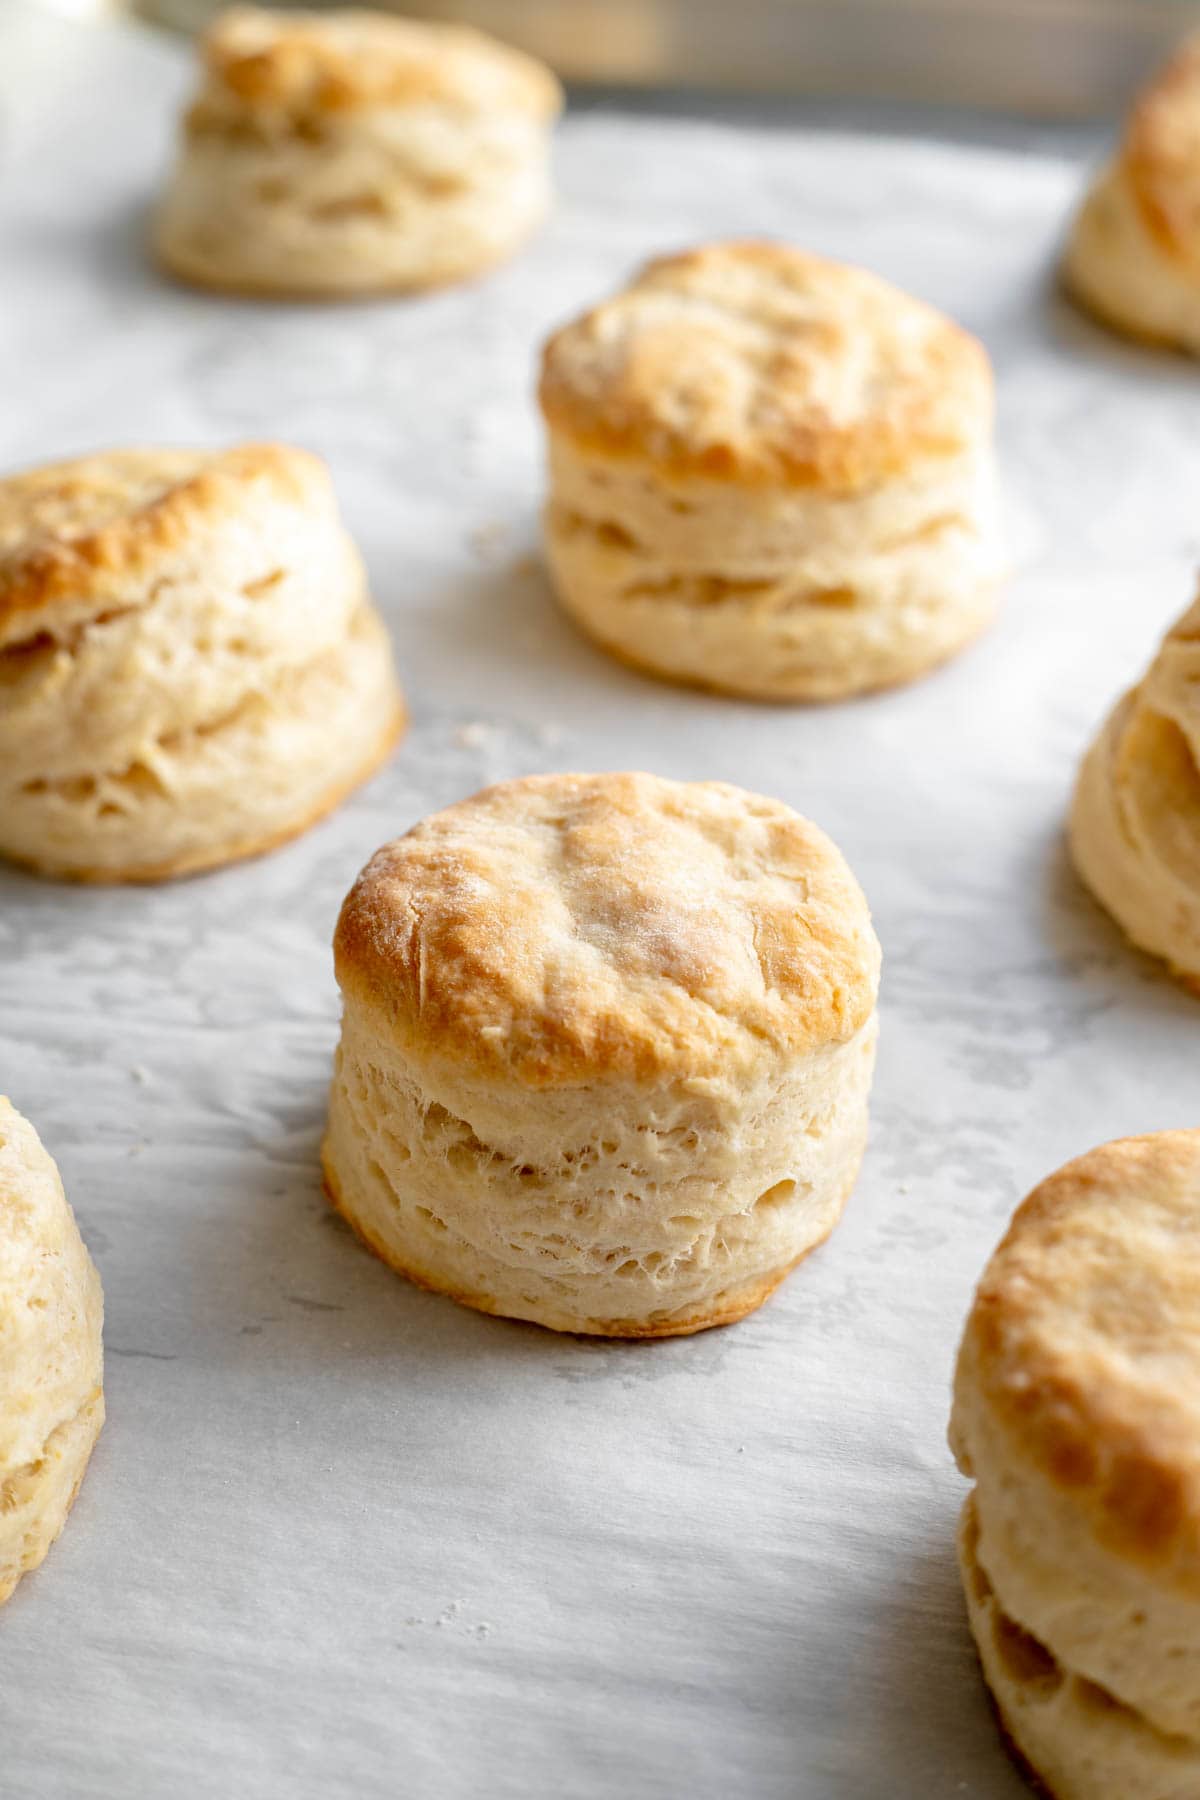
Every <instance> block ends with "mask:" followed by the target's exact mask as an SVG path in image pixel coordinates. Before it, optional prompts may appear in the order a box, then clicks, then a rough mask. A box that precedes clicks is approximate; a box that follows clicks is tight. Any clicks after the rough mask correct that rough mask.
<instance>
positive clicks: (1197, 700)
mask: <svg viewBox="0 0 1200 1800" xmlns="http://www.w3.org/2000/svg"><path fill="white" fill-rule="evenodd" d="M1069 838H1070V845H1071V855H1072V857H1073V859H1074V862H1075V867H1076V868H1077V869H1078V871H1079V874H1080V876H1081V877H1082V879H1083V880H1084V881H1085V882H1086V883H1087V885H1088V887H1089V888H1090V889H1091V890H1092V892H1093V894H1095V896H1096V898H1097V900H1099V902H1100V904H1101V905H1102V906H1104V907H1106V908H1107V910H1108V911H1109V912H1110V913H1111V914H1112V916H1113V917H1114V919H1116V921H1117V923H1118V924H1119V925H1120V926H1121V928H1122V930H1123V931H1124V932H1125V933H1126V934H1127V936H1129V937H1130V938H1131V939H1132V940H1133V942H1134V943H1135V944H1137V945H1138V947H1139V948H1140V949H1142V950H1148V951H1150V952H1151V954H1152V955H1154V956H1161V957H1163V958H1164V959H1165V960H1166V962H1167V963H1168V964H1169V965H1170V967H1171V969H1172V972H1173V973H1174V974H1175V975H1177V976H1178V977H1179V978H1180V979H1181V980H1182V981H1183V982H1184V984H1185V985H1186V986H1189V987H1191V988H1194V989H1195V990H1196V992H1197V993H1200V600H1197V601H1196V602H1195V604H1194V605H1193V606H1192V607H1191V609H1190V610H1189V611H1188V612H1186V613H1185V614H1184V615H1183V617H1182V618H1181V619H1180V620H1178V621H1177V623H1176V624H1175V625H1173V626H1172V628H1171V630H1170V631H1169V632H1168V633H1167V635H1166V637H1165V638H1164V639H1163V642H1162V645H1161V646H1160V648H1159V651H1158V655H1157V656H1156V657H1155V659H1154V662H1153V664H1152V665H1151V668H1150V670H1149V672H1148V673H1147V674H1146V676H1145V677H1144V678H1143V680H1142V681H1141V682H1140V683H1139V684H1138V686H1137V687H1136V688H1134V689H1132V691H1131V692H1130V693H1128V694H1126V695H1124V697H1123V698H1122V699H1121V700H1119V701H1118V702H1117V705H1116V707H1115V708H1114V709H1113V711H1112V713H1111V714H1110V715H1109V717H1108V719H1107V720H1106V722H1105V724H1104V727H1103V729H1102V730H1101V732H1100V734H1099V736H1098V737H1097V739H1096V741H1095V743H1094V744H1093V745H1092V747H1091V749H1090V750H1089V751H1088V753H1087V756H1086V757H1085V758H1084V761H1083V765H1082V767H1081V769H1080V772H1079V780H1078V782H1077V783H1076V787H1075V797H1074V801H1073V803H1072V807H1071V816H1070V824H1069Z"/></svg>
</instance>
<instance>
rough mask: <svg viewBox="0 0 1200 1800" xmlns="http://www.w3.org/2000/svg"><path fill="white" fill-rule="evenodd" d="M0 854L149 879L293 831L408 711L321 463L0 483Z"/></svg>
mask: <svg viewBox="0 0 1200 1800" xmlns="http://www.w3.org/2000/svg"><path fill="white" fill-rule="evenodd" d="M0 695H2V696H3V704H0V853H2V854H4V855H7V856H10V857H13V858H15V859H16V860H18V861H20V862H25V863H28V864H30V865H31V866H32V867H34V868H36V869H39V870H41V871H43V872H44V873H46V874H51V875H62V876H70V877H74V878H77V879H86V880H96V881H151V880H157V879H159V878H161V877H164V876H168V875H177V874H182V873H184V872H186V871H188V870H193V869H202V868H207V867H209V866H211V865H213V864H216V863H222V862H228V861H230V860H231V859H232V858H234V857H239V856H247V855H250V854H252V853H254V852H256V851H259V850H264V849H267V848H269V847H270V846H271V845H273V844H276V843H278V842H280V841H282V840H283V839H285V838H288V837H291V836H293V835H294V834H295V833H296V832H298V831H301V830H303V829H304V827H305V826H306V825H308V824H310V823H311V822H312V821H313V820H314V819H316V818H318V817H320V815H321V814H322V813H324V812H327V811H328V810H329V809H330V808H331V807H332V806H334V805H336V803H337V802H338V800H339V799H341V797H342V796H343V795H344V794H345V793H346V792H347V791H348V790H349V789H350V788H352V787H354V786H355V785H356V784H357V783H358V782H360V781H362V780H363V779H365V777H366V776H367V775H368V774H370V773H371V771H372V770H373V769H374V768H375V767H376V766H377V764H378V763H379V762H380V761H381V760H382V758H383V757H384V756H385V755H386V753H387V751H388V750H389V749H390V748H391V746H392V744H393V743H394V741H395V739H396V737H397V736H398V734H399V731H400V728H401V725H402V722H403V709H402V703H401V699H400V694H399V690H398V688H397V686H396V679H395V674H394V672H393V668H392V660H391V650H390V647H389V644H388V641H387V636H386V633H385V631H384V629H383V626H382V623H381V622H380V620H379V618H378V616H377V615H376V613H375V611H374V609H373V608H372V606H371V605H370V602H369V599H368V596H367V590H366V582H365V577H364V573H363V568H362V564H361V562H360V560H359V557H358V553H357V551H356V550H355V548H354V546H353V544H352V543H351V541H350V539H349V537H348V536H347V535H346V532H345V531H344V530H343V528H342V525H341V523H340V521H339V518H338V513H337V506H336V502H335V500H334V496H333V490H332V487H331V485H330V481H329V476H328V472H327V471H326V469H325V468H324V465H323V464H322V463H320V462H319V461H318V460H317V459H316V457H313V456H309V455H308V454H306V453H305V452H304V451H300V450H291V449H287V448H285V447H283V446H282V445H278V444H259V445H245V446H243V447H242V448H240V449H237V450H227V451H220V452H212V451H183V450H119V451H112V452H110V453H107V454H105V455H102V456H94V457H86V458H84V459H82V460H81V461H78V462H69V463H58V464H55V465H52V466H51V467H49V468H42V469H34V470H31V471H30V472H29V473H28V474H24V475H16V476H13V477H10V478H9V479H8V480H7V481H0Z"/></svg>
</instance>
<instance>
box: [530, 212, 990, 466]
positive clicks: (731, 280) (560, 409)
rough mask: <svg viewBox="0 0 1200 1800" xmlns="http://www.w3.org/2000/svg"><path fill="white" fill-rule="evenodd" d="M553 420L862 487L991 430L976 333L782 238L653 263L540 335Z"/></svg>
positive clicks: (584, 435)
mask: <svg viewBox="0 0 1200 1800" xmlns="http://www.w3.org/2000/svg"><path fill="white" fill-rule="evenodd" d="M539 397H540V401H541V406H542V411H543V413H544V415H545V417H546V420H547V423H548V424H549V426H550V428H551V430H552V431H554V432H561V433H563V434H564V435H565V437H566V438H567V439H568V440H569V441H571V442H572V443H573V444H575V445H576V446H577V447H579V448H581V449H583V450H586V451H592V452H594V453H596V454H598V455H602V456H614V457H625V458H630V459H635V460H643V461H645V462H647V463H648V464H650V465H652V466H653V469H654V471H655V472H656V473H657V474H659V475H661V476H663V477H665V478H667V479H670V478H671V477H679V478H683V479H687V478H690V477H700V478H704V477H709V478H712V479H715V480H724V481H731V482H744V483H748V484H755V485H770V484H776V485H779V486H782V487H809V488H818V489H824V490H827V491H829V492H830V493H834V494H836V493H855V492H859V491H861V490H862V489H864V488H869V487H872V486H875V485H876V484H878V483H880V482H886V481H888V480H889V479H891V478H893V477H897V476H902V475H903V474H904V473H905V471H907V470H909V469H911V468H913V467H914V466H918V465H924V464H927V463H928V462H929V461H930V460H933V461H936V460H937V459H939V458H949V457H956V456H960V455H962V454H963V453H969V452H971V451H973V450H974V449H976V448H978V447H980V446H983V445H986V444H987V443H988V442H989V441H990V437H991V430H992V410H993V408H992V373H991V365H990V363H989V361H988V357H987V353H986V352H985V350H984V349H983V347H982V345H981V344H980V343H978V341H977V340H976V339H975V338H973V337H971V336H970V334H969V333H968V332H966V331H963V330H961V329H960V328H959V327H958V326H957V325H954V324H952V323H951V321H950V320H949V319H947V318H945V317H944V316H943V315H942V314H941V313H939V312H937V311H935V309H934V308H933V307H931V306H927V305H925V304H924V303H923V302H922V301H919V300H914V299H912V298H910V296H909V295H907V294H904V293H902V292H901V291H900V290H899V289H898V288H895V287H892V286H891V285H890V283H888V282H886V281H883V280H881V279H880V278H879V277H878V276H875V275H871V274H868V273H867V272H866V271H865V270H863V269H855V268H848V267H846V266H844V265H842V264H840V263H834V262H827V261H825V260H824V259H823V258H822V257H819V256H811V255H809V254H808V253H807V252H805V251H802V250H796V249H792V248H789V247H788V246H787V245H784V244H776V243H766V242H761V243H755V242H751V243H728V244H713V245H709V246H708V247H706V248H702V249H697V250H691V251H687V252H685V253H684V254H682V255H678V256H668V257H662V258H660V259H658V260H657V261H655V262H651V263H649V264H648V265H647V266H646V267H645V268H644V269H643V270H642V271H641V273H640V274H639V275H638V276H637V277H636V279H635V280H634V281H633V283H632V284H631V286H629V287H628V288H626V289H625V290H624V291H623V292H621V293H619V294H617V295H615V296H614V297H613V298H612V299H611V300H607V301H604V302H603V303H602V304H601V305H599V306H597V307H595V308H593V310H592V311H590V312H588V313H585V314H584V315H583V317H582V318H580V319H577V320H576V321H574V322H573V323H572V324H569V325H567V326H565V327H564V328H563V329H562V330H561V331H559V332H557V333H556V334H555V336H554V337H552V338H551V339H550V341H549V343H548V344H547V346H546V349H545V352H544V356H543V363H542V377H541V385H540V391H539Z"/></svg>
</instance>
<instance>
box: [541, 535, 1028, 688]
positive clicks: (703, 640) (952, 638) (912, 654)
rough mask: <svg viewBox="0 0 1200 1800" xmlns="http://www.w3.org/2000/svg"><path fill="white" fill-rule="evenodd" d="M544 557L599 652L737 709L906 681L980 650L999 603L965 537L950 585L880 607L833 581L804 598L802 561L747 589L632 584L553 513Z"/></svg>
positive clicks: (671, 582) (599, 545)
mask: <svg viewBox="0 0 1200 1800" xmlns="http://www.w3.org/2000/svg"><path fill="white" fill-rule="evenodd" d="M601 529H602V528H601ZM545 545H546V556H547V561H548V564H549V568H550V574H551V577H552V580H553V583H554V590H555V593H556V595H557V597H558V599H559V601H560V603H561V605H562V607H563V609H564V611H565V612H567V613H568V614H569V615H570V616H571V618H572V619H574V621H575V623H576V624H577V625H579V626H580V627H581V629H582V630H583V631H584V632H586V634H587V635H588V637H590V638H591V639H593V641H594V642H595V643H597V644H599V645H600V646H601V648H602V649H604V650H607V651H608V652H609V654H610V655H612V656H615V657H616V658H617V659H618V660H619V661H621V662H624V663H627V664H628V665H629V666H630V667H631V668H634V669H638V670H640V671H642V672H643V673H646V674H650V675H654V676H657V677H658V678H659V679H660V680H666V681H672V682H676V683H678V684H680V685H681V686H686V687H697V688H702V689H705V690H707V691H708V692H711V693H723V694H731V695H735V696H737V697H739V698H742V699H748V700H763V701H776V702H787V701H797V700H799V701H812V702H820V701H835V700H843V699H847V698H850V697H852V696H854V695H857V694H869V693H874V692H877V691H879V690H881V689H884V688H889V687H897V686H901V685H903V684H904V683H905V682H909V681H915V680H917V679H918V678H919V677H920V676H922V675H927V674H930V673H931V672H932V671H933V670H934V669H936V668H937V667H938V666H939V665H941V664H942V663H945V662H948V661H950V659H951V658H952V657H954V656H957V655H958V653H959V652H960V651H961V650H964V649H965V648H966V647H967V646H968V645H969V644H971V643H972V642H974V640H975V639H976V638H977V637H979V636H981V635H982V633H983V632H984V631H986V630H987V628H988V626H989V625H990V624H991V623H992V620H993V619H994V617H995V613H996V608H997V604H998V600H999V591H1000V582H999V563H998V559H995V558H993V557H992V556H991V555H990V554H988V551H987V549H986V547H984V546H982V545H981V544H980V543H979V542H978V541H977V540H975V539H974V538H973V537H968V538H967V540H966V542H965V543H964V545H963V546H962V548H963V552H964V554H963V555H962V557H961V561H962V563H963V567H962V571H961V574H960V575H959V576H958V577H957V579H956V578H955V576H954V575H952V573H951V570H950V567H949V566H947V567H946V569H944V570H943V571H941V572H940V573H931V576H930V579H929V582H928V585H927V586H925V587H919V586H917V587H914V588H912V589H910V590H909V591H908V592H907V593H905V594H904V595H903V597H897V598H891V597H889V598H888V599H882V600H881V599H880V598H878V597H877V596H876V595H874V594H872V593H871V592H870V591H869V590H863V589H856V588H854V587H853V586H850V585H848V583H847V582H845V581H842V582H841V583H839V584H837V585H836V588H835V589H834V591H833V592H830V588H828V587H827V588H825V589H824V590H821V589H819V588H817V589H814V588H809V590H808V591H807V592H806V585H807V584H806V583H805V579H804V574H803V561H802V556H801V554H800V553H798V555H797V561H796V565H795V566H794V567H793V568H792V569H789V570H787V571H786V572H783V573H777V574H775V575H774V576H773V577H772V576H768V577H766V578H760V579H758V580H756V581H746V580H739V579H738V578H737V577H736V576H733V577H729V576H725V575H717V574H713V575H699V576H691V575H689V574H686V573H678V572H676V573H674V574H670V575H668V574H665V573H661V572H660V571H661V563H660V564H658V565H657V567H656V568H654V569H653V570H652V572H651V574H650V575H649V577H648V579H645V580H639V577H638V575H637V573H636V571H634V570H631V569H629V568H628V566H626V567H625V568H623V569H618V568H616V567H615V566H614V565H615V564H616V562H617V557H616V556H615V555H614V553H613V549H612V546H611V545H610V544H608V543H607V542H605V540H604V538H603V536H601V535H600V532H599V531H598V530H597V528H596V527H589V526H588V525H587V523H586V522H583V521H581V520H580V519H579V518H578V517H577V516H576V517H571V518H566V519H564V518H563V517H562V516H561V515H556V514H555V512H554V511H553V509H552V511H551V513H550V514H549V515H548V516H547V520H546V527H545ZM957 548H958V547H957V546H955V547H954V549H955V550H957ZM621 560H622V561H626V562H627V561H628V559H627V558H622V559H621ZM830 585H831V586H833V584H830ZM747 589H750V590H752V591H750V592H749V593H748V592H747Z"/></svg>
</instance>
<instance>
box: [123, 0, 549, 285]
mask: <svg viewBox="0 0 1200 1800" xmlns="http://www.w3.org/2000/svg"><path fill="white" fill-rule="evenodd" d="M202 54H203V58H204V75H203V81H202V85H201V88H200V92H199V95H198V97H197V99H196V100H195V101H194V103H193V105H192V107H191V109H190V111H189V112H188V114H187V118H186V120H185V122H184V135H183V144H182V147H181V150H180V155H179V159H178V162H177V164H176V167H175V171H174V174H173V176H172V179H171V183H170V186H169V188H168V190H167V194H166V198H165V200H164V202H163V205H162V208H161V210H160V212H159V215H158V219H157V224H156V233H155V238H156V245H157V250H158V255H159V257H160V259H161V260H162V262H163V263H164V264H165V265H166V267H167V268H168V269H170V270H171V271H172V272H173V273H174V274H176V275H179V276H182V277H183V278H184V279H185V280H187V281H193V282H199V283H201V284H202V285H205V286H211V287H218V288H230V289H234V290H236V291H240V292H247V293H262V294H284V295H295V296H311V297H313V298H338V297H341V296H352V295H355V294H371V293H378V292H385V291H388V290H399V289H404V288H414V287H426V286H430V285H432V284H434V283H438V282H445V281H455V280H458V279H460V278H461V277H464V276H469V275H474V274H476V273H478V272H479V271H480V270H482V269H485V268H487V267H488V266H489V265H491V264H492V263H495V262H497V261H499V260H500V259H501V258H503V257H505V256H508V255H510V254H511V252H512V251H514V250H515V249H516V248H517V247H518V245H520V244H521V243H522V242H523V241H524V240H525V239H526V238H527V237H528V236H529V235H530V234H531V232H532V231H533V230H534V229H535V228H536V226H537V225H538V224H540V222H541V220H542V218H543V217H544V215H545V213H546V210H547V207H548V205H549V201H550V177H549V150H550V130H551V127H552V125H553V123H554V120H555V118H556V117H557V115H558V112H559V110H560V108H561V104H562V96H561V92H560V89H559V86H558V83H557V82H556V81H555V79H554V77H553V75H551V74H550V72H549V70H548V69H545V68H543V67H542V66H541V64H540V63H536V62H534V61H532V60H531V58H529V57H527V56H523V55H521V54H520V53H519V52H518V51H515V50H510V49H508V48H507V47H506V46H504V45H503V44H498V43H496V42H494V41H493V40H492V39H491V38H487V37H484V36H483V35H482V34H481V33H479V32H476V31H472V30H469V29H467V28H466V27H463V26H451V25H426V24H417V23H415V22H413V21H412V20H408V19H396V18H389V17H387V16H386V15H384V14H381V13H371V12H353V11H349V12H341V13H336V14H333V13H303V12H295V13H284V12H260V11H257V10H255V9H253V8H244V9H243V8H238V9H237V10H235V11H233V12H227V13H224V14H222V15H221V16H220V17H219V18H218V19H217V21H216V23H215V24H214V25H213V27H212V29H211V30H210V31H209V33H208V35H207V37H206V38H205V39H204V43H203V52H202Z"/></svg>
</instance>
